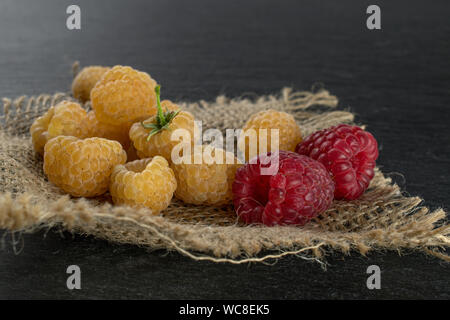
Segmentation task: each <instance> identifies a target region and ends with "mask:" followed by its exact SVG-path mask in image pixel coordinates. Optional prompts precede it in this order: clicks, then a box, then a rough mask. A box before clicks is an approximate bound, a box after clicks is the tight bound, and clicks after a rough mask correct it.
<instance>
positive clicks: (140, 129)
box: [130, 86, 196, 162]
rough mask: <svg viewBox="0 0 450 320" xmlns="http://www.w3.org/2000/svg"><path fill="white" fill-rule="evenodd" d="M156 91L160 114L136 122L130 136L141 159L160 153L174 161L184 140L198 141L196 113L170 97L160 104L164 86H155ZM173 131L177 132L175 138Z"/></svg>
mask: <svg viewBox="0 0 450 320" xmlns="http://www.w3.org/2000/svg"><path fill="white" fill-rule="evenodd" d="M155 93H156V108H157V114H155V115H154V116H153V117H150V118H148V119H147V120H145V121H143V122H142V123H135V124H133V125H132V126H131V129H130V139H131V141H132V142H133V145H134V147H135V148H136V150H137V155H138V156H139V157H140V158H148V157H153V156H157V155H159V156H163V157H164V158H165V159H166V160H167V161H169V162H171V161H172V159H171V154H172V149H173V148H174V147H175V146H177V145H178V144H179V143H180V142H183V143H189V144H192V145H193V144H194V131H195V130H196V127H195V122H194V116H193V115H192V114H190V113H189V112H187V111H182V110H181V109H180V108H179V107H178V106H177V105H176V104H174V103H172V102H171V101H169V100H164V101H163V103H160V100H159V96H160V86H156V87H155ZM164 109H165V110H164ZM177 129H180V130H178V131H177V132H175V131H176V130H177ZM172 133H175V134H176V135H177V137H174V139H173V140H172Z"/></svg>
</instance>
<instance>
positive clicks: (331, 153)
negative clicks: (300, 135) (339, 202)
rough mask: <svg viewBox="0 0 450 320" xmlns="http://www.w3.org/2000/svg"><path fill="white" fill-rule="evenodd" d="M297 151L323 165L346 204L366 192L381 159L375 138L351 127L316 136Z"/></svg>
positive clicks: (299, 146) (319, 133)
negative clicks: (376, 162)
mask: <svg viewBox="0 0 450 320" xmlns="http://www.w3.org/2000/svg"><path fill="white" fill-rule="evenodd" d="M295 151H296V152H297V153H299V154H304V155H307V156H309V157H311V158H313V159H316V160H317V161H319V162H321V163H323V164H324V165H325V167H326V168H327V169H328V171H329V172H330V173H331V175H332V177H333V179H334V182H335V183H336V189H335V191H334V197H335V198H336V199H346V200H354V199H357V198H359V197H360V196H361V195H362V194H363V193H364V191H366V189H367V188H368V187H369V183H370V180H372V178H373V176H374V168H375V160H376V159H377V158H378V144H377V141H376V140H375V138H374V137H373V136H372V135H371V134H370V133H369V132H367V131H364V130H363V129H361V128H359V127H357V126H350V125H347V124H341V125H338V126H334V127H331V128H328V129H324V130H321V131H317V132H315V133H313V134H312V135H310V136H309V137H307V138H306V139H305V140H304V141H303V142H301V143H299V144H298V145H297V148H296V149H295Z"/></svg>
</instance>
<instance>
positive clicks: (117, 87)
mask: <svg viewBox="0 0 450 320" xmlns="http://www.w3.org/2000/svg"><path fill="white" fill-rule="evenodd" d="M155 87H156V81H155V80H153V79H152V78H151V77H150V76H149V75H148V74H147V73H145V72H139V71H137V70H134V69H133V68H131V67H124V66H115V67H113V68H112V69H111V70H109V71H107V72H106V73H105V74H104V75H103V77H102V78H101V79H100V81H98V82H97V84H96V85H95V87H94V88H93V89H92V91H91V103H92V108H93V109H94V110H95V114H96V116H97V119H98V120H99V121H100V122H104V123H108V124H112V125H130V126H131V124H132V123H134V122H136V121H139V120H143V119H146V118H148V117H149V116H152V115H154V114H155V113H156V95H155Z"/></svg>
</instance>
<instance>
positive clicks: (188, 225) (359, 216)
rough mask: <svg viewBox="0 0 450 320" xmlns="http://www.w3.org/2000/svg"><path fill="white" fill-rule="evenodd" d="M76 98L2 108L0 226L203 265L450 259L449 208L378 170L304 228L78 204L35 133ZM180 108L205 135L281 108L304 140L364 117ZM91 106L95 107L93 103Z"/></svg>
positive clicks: (242, 105)
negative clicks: (45, 158)
mask: <svg viewBox="0 0 450 320" xmlns="http://www.w3.org/2000/svg"><path fill="white" fill-rule="evenodd" d="M63 99H73V98H72V97H70V96H69V95H68V94H65V93H56V94H53V95H48V94H41V95H39V96H32V97H25V96H22V97H19V98H18V99H15V100H14V101H12V100H10V99H7V98H3V107H2V110H0V114H1V118H0V170H1V172H0V228H1V229H6V230H7V231H9V232H11V233H12V234H13V235H14V234H16V233H23V232H33V231H35V230H38V229H42V228H53V227H55V228H62V229H64V230H68V231H70V232H74V233H79V234H83V235H92V236H95V237H98V238H101V239H106V240H108V241H111V242H116V243H128V244H134V245H138V246H143V247H146V248H150V249H160V248H164V249H167V250H176V251H178V252H180V253H182V254H184V255H186V256H189V257H191V258H193V259H195V260H209V261H214V262H230V263H235V264H239V263H246V262H263V261H267V260H270V259H278V258H281V257H283V256H286V255H297V256H299V257H302V258H304V259H310V260H315V261H318V262H320V263H323V262H324V261H326V259H325V256H326V254H327V253H329V252H340V253H342V254H349V253H350V252H352V251H355V252H359V253H360V254H362V255H366V254H367V253H368V252H369V251H372V250H395V251H398V252H399V253H402V252H404V251H405V250H416V251H420V252H424V253H427V254H430V255H433V256H436V257H438V258H440V259H443V260H446V261H450V257H449V256H448V255H447V254H446V252H445V250H446V248H447V247H448V245H449V243H450V238H449V235H450V226H449V225H448V223H447V220H446V213H445V212H444V211H443V210H442V209H437V210H434V211H430V210H429V209H428V208H427V207H425V206H422V205H421V203H422V199H421V198H419V197H410V196H405V195H404V194H402V192H401V190H400V188H399V186H397V185H396V184H394V183H393V182H392V180H391V179H390V178H389V177H386V176H384V175H383V173H382V172H381V171H380V170H379V169H378V168H377V169H376V173H375V177H374V179H373V180H372V182H371V184H370V187H369V189H368V190H367V191H366V192H365V194H364V195H363V196H362V197H361V198H360V199H358V200H354V201H349V202H347V201H334V203H333V205H332V207H331V208H330V209H329V210H327V211H326V212H325V213H323V214H321V215H320V216H319V217H317V218H315V219H314V220H312V221H311V222H310V223H308V224H307V225H305V226H303V227H299V226H277V227H265V226H261V225H243V224H241V223H240V222H238V221H237V219H236V215H235V213H234V210H233V207H232V206H231V205H228V206H221V207H213V206H194V205H188V204H184V203H183V202H181V201H179V200H176V199H173V201H172V203H171V205H170V206H169V208H167V209H166V210H165V211H163V212H162V213H161V214H160V215H156V216H155V215H152V214H151V212H150V210H148V209H135V208H131V207H127V206H114V205H112V204H111V201H110V199H109V197H108V195H105V196H103V197H98V198H94V199H77V198H73V197H70V196H68V195H66V194H64V193H63V192H62V191H61V190H59V189H58V188H57V187H55V186H53V185H52V184H51V183H50V182H49V181H48V180H47V179H46V177H45V175H44V173H43V169H42V159H41V157H40V156H38V155H37V154H36V153H35V152H34V151H33V147H32V144H31V139H30V135H29V128H30V126H31V123H32V122H33V121H34V119H35V118H36V117H38V116H40V115H41V114H42V113H44V112H45V111H46V110H47V109H48V108H49V107H50V106H52V105H54V104H56V103H58V102H59V101H61V100H63ZM179 105H180V106H181V107H182V108H184V109H186V110H188V111H190V112H191V113H193V114H194V115H195V117H196V118H197V119H199V120H202V121H203V127H204V129H208V128H218V129H221V130H222V131H225V129H227V128H232V129H237V128H241V127H242V126H243V124H244V122H245V121H246V119H248V118H249V116H250V115H251V114H253V113H255V112H258V111H261V110H266V109H269V108H271V109H276V110H281V111H286V112H288V113H290V114H292V115H293V116H294V117H295V119H296V121H297V122H298V124H299V125H300V127H301V129H302V133H303V135H304V136H306V135H308V134H310V133H311V132H313V131H315V130H319V129H323V128H327V127H329V126H332V125H336V124H340V123H350V124H351V123H353V121H354V115H353V114H352V113H350V112H347V111H340V110H336V107H337V105H338V99H337V98H336V97H335V96H333V95H331V94H330V93H329V92H328V91H326V90H324V89H319V90H316V91H315V92H295V91H293V90H292V89H290V88H285V89H283V90H282V91H281V94H278V95H268V96H261V97H256V98H255V97H253V98H252V99H250V98H245V97H241V98H236V99H229V98H227V97H225V96H219V97H217V99H216V100H215V101H214V102H206V101H199V102H195V103H186V102H181V103H179ZM86 107H87V108H89V106H86Z"/></svg>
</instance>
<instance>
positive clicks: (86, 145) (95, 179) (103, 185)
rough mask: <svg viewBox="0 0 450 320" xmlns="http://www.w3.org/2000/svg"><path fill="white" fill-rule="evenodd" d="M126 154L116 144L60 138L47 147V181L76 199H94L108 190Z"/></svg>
mask: <svg viewBox="0 0 450 320" xmlns="http://www.w3.org/2000/svg"><path fill="white" fill-rule="evenodd" d="M126 160H127V155H126V153H125V151H124V150H123V149H122V146H121V145H120V143H118V142H117V141H112V140H107V139H103V138H87V139H84V140H83V139H78V138H76V137H69V136H58V137H56V138H53V139H50V140H49V141H48V142H47V144H46V145H45V152H44V172H45V174H46V175H47V177H48V180H49V181H50V182H52V183H53V184H55V185H56V186H58V187H59V188H61V189H62V190H64V191H65V192H66V193H69V194H71V195H73V196H76V197H94V196H98V195H101V194H103V193H105V192H106V191H107V190H108V186H109V178H110V175H111V172H112V170H113V168H114V167H115V166H116V165H118V164H123V163H125V161H126Z"/></svg>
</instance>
